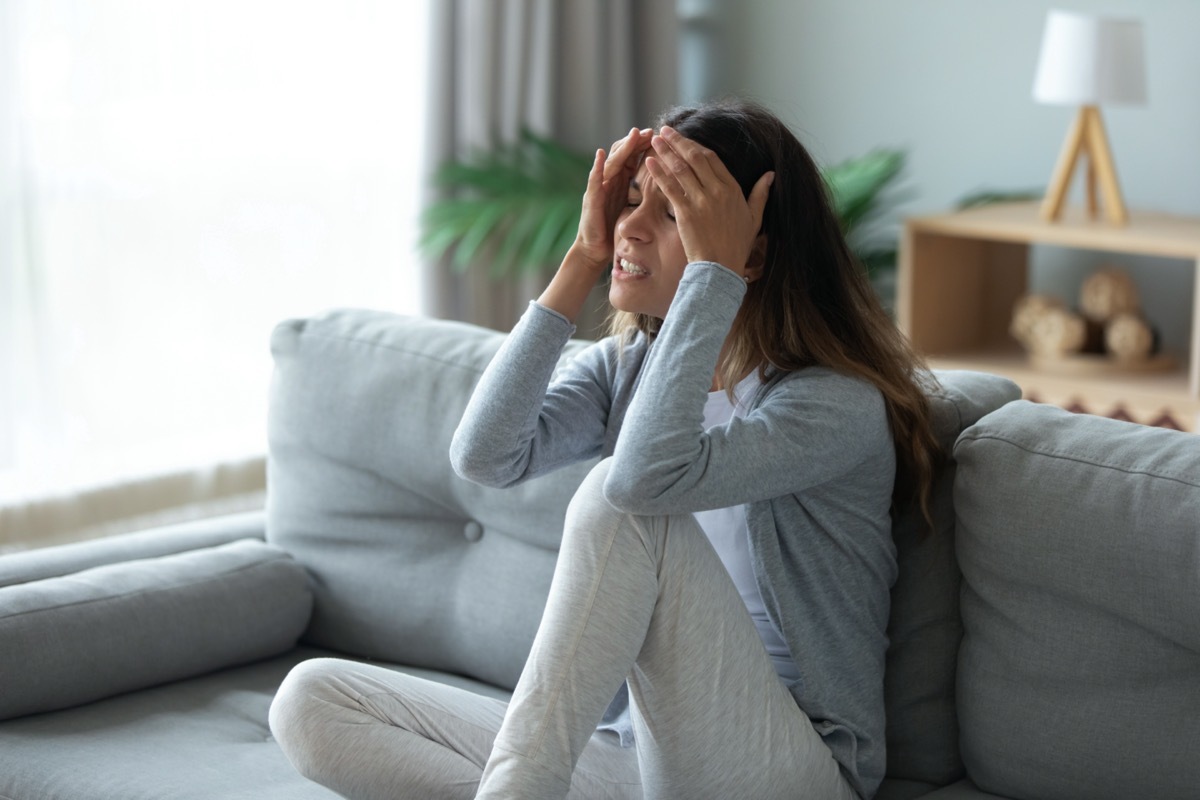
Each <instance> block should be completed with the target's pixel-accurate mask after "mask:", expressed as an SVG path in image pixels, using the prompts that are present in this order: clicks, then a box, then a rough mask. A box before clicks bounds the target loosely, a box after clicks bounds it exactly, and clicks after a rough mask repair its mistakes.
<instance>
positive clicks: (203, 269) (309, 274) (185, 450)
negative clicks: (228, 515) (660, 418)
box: [0, 0, 427, 548]
mask: <svg viewBox="0 0 1200 800" xmlns="http://www.w3.org/2000/svg"><path fill="white" fill-rule="evenodd" d="M426 17H427V3H426V2H425V1H424V0H406V2H394V1H393V0H336V2H334V0H206V2H203V3H200V2H194V0H140V1H139V0H0V548H4V547H6V546H9V547H11V546H13V545H14V543H23V542H27V541H29V540H35V541H37V542H39V543H45V542H47V541H52V540H56V539H55V537H62V536H66V535H69V534H70V533H71V529H78V528H79V527H84V526H89V525H90V526H92V527H95V526H96V525H97V524H101V523H107V522H110V521H112V520H113V519H116V518H120V517H129V516H132V515H136V514H146V513H150V512H153V511H155V510H156V509H157V508H158V507H162V506H166V505H172V504H176V503H179V502H181V501H183V500H190V501H204V500H206V499H216V498H219V497H220V496H222V495H226V496H227V495H231V494H233V495H236V494H244V495H248V496H253V495H256V494H260V493H261V491H262V488H263V477H262V457H263V453H264V450H265V411H266V390H267V384H268V380H269V374H270V357H269V352H268V336H269V333H270V330H271V328H272V326H273V325H274V324H275V323H276V322H278V321H279V320H281V319H283V318H286V317H291V316H298V315H305V314H311V313H314V312H317V311H320V310H322V309H325V308H328V307H332V306H367V307H376V308H384V309H389V310H395V311H401V312H415V311H417V310H418V307H419V304H420V299H419V298H420V290H419V287H418V285H417V283H418V281H419V280H420V274H419V273H420V270H419V269H417V266H416V259H415V257H414V254H413V253H414V242H415V240H416V235H415V234H416V230H415V222H416V217H417V210H418V203H419V196H420V194H419V193H420V181H421V178H422V176H423V170H422V167H421V161H422V157H421V154H422V152H423V150H424V143H423V133H424V126H423V125H422V123H421V119H422V109H423V102H424V100H423V98H424V90H425V80H424V72H425V69H426V54H425V50H424V48H425V41H426V37H425V36H424V35H423V34H424V32H425V29H426ZM181 476H182V478H183V479H182V480H181ZM187 476H191V478H190V479H188V478H187ZM167 477H170V478H171V480H172V481H174V482H173V483H172V482H171V481H167V483H166V484H164V479H165V478H167ZM155 481H157V482H158V483H159V484H160V485H168V484H169V485H172V486H190V487H192V488H191V489H190V490H188V491H184V492H182V494H180V492H175V493H172V492H159V493H157V494H156V493H154V492H146V491H144V488H145V486H147V485H152V484H153V483H154V482H155ZM125 486H128V487H130V491H128V492H124V493H123V492H122V491H120V488H121V487H125ZM139 487H141V488H140V489H139ZM80 498H92V501H94V500H95V498H108V499H107V500H106V501H105V502H104V503H102V504H101V505H102V506H103V507H99V506H89V507H88V508H87V509H86V512H87V513H83V512H82V511H80V510H78V509H76V510H74V511H72V510H70V509H69V508H68V509H67V510H65V511H64V510H63V508H62V507H59V506H61V504H64V503H65V504H67V505H68V506H69V505H70V504H71V503H76V504H78V503H79V502H80ZM222 502H225V501H222ZM109 529H110V530H111V528H109Z"/></svg>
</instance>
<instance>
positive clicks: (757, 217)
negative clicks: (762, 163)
mask: <svg viewBox="0 0 1200 800" xmlns="http://www.w3.org/2000/svg"><path fill="white" fill-rule="evenodd" d="M773 183H775V173H774V172H764V173H763V174H762V177H760V178H759V179H758V180H757V181H756V182H755V184H754V188H753V189H751V190H750V196H749V197H747V198H746V202H747V203H749V205H750V219H751V220H753V222H754V230H756V231H757V230H760V229H761V228H762V219H763V211H764V209H766V207H767V200H768V199H769V198H770V196H771V184H773Z"/></svg>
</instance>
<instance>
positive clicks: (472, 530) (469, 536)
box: [463, 520, 483, 542]
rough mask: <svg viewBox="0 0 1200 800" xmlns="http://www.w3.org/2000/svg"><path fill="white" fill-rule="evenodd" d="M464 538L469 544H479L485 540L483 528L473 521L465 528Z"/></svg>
mask: <svg viewBox="0 0 1200 800" xmlns="http://www.w3.org/2000/svg"><path fill="white" fill-rule="evenodd" d="M463 537H464V538H466V540H467V541H468V542H478V541H479V540H480V539H482V538H483V526H482V525H480V524H479V523H478V522H475V521H474V520H472V521H471V522H468V523H467V524H466V525H465V526H463Z"/></svg>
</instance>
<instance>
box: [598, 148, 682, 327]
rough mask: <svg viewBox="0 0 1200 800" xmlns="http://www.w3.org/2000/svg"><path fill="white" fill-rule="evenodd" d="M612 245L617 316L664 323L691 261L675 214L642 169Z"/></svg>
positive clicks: (612, 289)
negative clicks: (643, 316)
mask: <svg viewBox="0 0 1200 800" xmlns="http://www.w3.org/2000/svg"><path fill="white" fill-rule="evenodd" d="M614 240H615V245H616V246H615V248H614V256H613V271H612V284H611V285H610V286H609V289H608V300H609V302H610V303H612V305H613V307H614V308H616V309H617V310H618V311H628V312H632V313H635V314H648V315H650V316H652V317H658V318H659V319H662V318H665V317H666V316H667V309H668V308H670V307H671V301H672V300H673V299H674V298H675V290H676V289H678V288H679V279H680V278H682V277H683V268H684V267H686V266H687V256H686V255H684V252H683V242H682V241H681V240H680V238H679V230H678V228H676V227H675V212H674V211H673V210H672V208H671V204H670V202H669V201H668V200H667V198H666V197H665V196H664V195H663V193H662V192H661V191H659V189H658V187H657V186H655V185H654V178H653V177H652V176H651V175H650V173H649V172H648V171H647V170H646V167H645V166H644V165H643V166H642V167H640V168H639V169H638V172H637V177H635V178H634V180H633V181H632V182H631V183H630V185H629V202H628V205H626V207H625V210H624V211H622V212H621V214H620V216H618V217H617V226H616V231H615V232H614Z"/></svg>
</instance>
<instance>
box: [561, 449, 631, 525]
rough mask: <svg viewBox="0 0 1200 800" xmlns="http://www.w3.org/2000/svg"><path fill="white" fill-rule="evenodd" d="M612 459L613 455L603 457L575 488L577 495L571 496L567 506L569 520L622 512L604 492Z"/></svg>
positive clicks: (593, 518)
mask: <svg viewBox="0 0 1200 800" xmlns="http://www.w3.org/2000/svg"><path fill="white" fill-rule="evenodd" d="M612 461H613V460H612V457H611V456H610V457H608V458H605V459H602V460H601V461H600V463H598V464H596V466H594V467H592V469H591V471H590V472H588V474H587V477H585V478H584V479H583V482H582V483H580V484H579V488H578V489H576V490H575V495H574V496H573V497H572V498H571V503H570V505H568V506H567V520H568V522H569V521H570V520H572V519H576V520H579V519H588V520H595V519H596V518H597V517H604V516H610V515H620V514H621V512H620V511H619V510H617V508H616V507H615V506H613V504H612V503H610V502H608V498H607V497H606V496H605V494H604V484H605V482H606V481H607V480H608V473H609V470H610V469H611V467H612Z"/></svg>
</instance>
